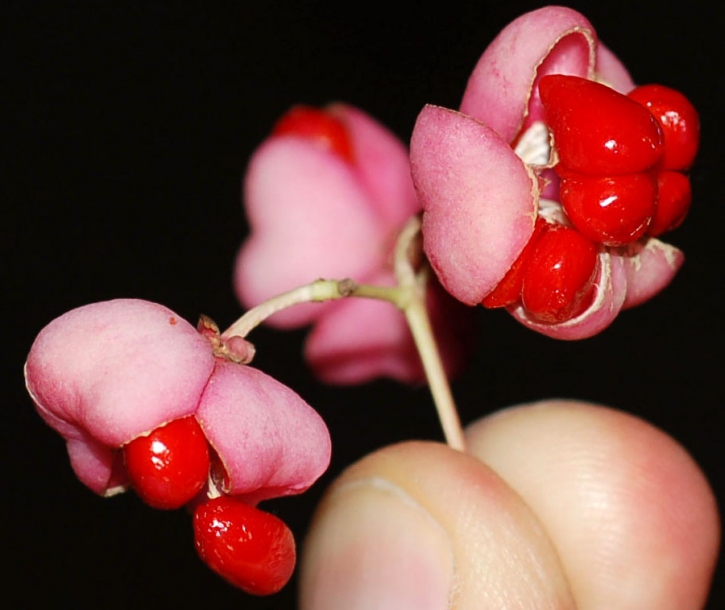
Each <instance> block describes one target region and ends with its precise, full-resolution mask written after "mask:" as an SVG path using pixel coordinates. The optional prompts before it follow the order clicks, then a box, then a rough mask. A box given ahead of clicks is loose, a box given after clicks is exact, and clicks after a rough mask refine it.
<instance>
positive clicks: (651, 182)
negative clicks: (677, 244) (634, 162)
mask: <svg viewBox="0 0 725 610" xmlns="http://www.w3.org/2000/svg"><path fill="white" fill-rule="evenodd" d="M559 197H560V200H561V205H562V207H563V208H564V211H565V212H566V215H567V217H568V218H569V220H570V221H571V224H573V225H574V227H576V229H577V230H578V231H579V232H580V233H581V234H582V235H584V236H585V237H587V238H588V239H591V240H592V241H595V242H598V243H601V244H604V245H606V246H622V245H625V244H628V243H631V242H633V241H636V240H638V239H639V238H640V237H642V236H643V235H644V233H645V231H646V230H647V227H648V226H649V224H650V221H651V220H652V217H653V215H654V213H655V204H656V201H657V177H656V174H655V173H654V172H647V173H639V174H622V175H619V176H603V177H599V176H587V175H585V174H574V173H567V174H565V177H563V178H562V180H561V186H560V190H559Z"/></svg>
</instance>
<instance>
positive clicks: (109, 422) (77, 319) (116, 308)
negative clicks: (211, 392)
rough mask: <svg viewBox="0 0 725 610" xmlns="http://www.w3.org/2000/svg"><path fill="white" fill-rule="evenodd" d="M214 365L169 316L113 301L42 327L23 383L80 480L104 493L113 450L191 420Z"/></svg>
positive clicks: (197, 339) (205, 347) (151, 307)
mask: <svg viewBox="0 0 725 610" xmlns="http://www.w3.org/2000/svg"><path fill="white" fill-rule="evenodd" d="M213 366H214V359H213V356H212V352H211V349H210V347H209V343H208V341H207V340H206V339H205V338H203V337H202V336H201V335H200V334H199V333H198V332H197V331H196V329H194V327H192V326H191V325H190V324H189V323H188V322H186V321H185V320H183V319H181V318H180V317H179V316H178V315H177V314H175V313H174V312H173V311H171V310H170V309H167V308H166V307H163V306H161V305H157V304H155V303H149V302H147V301H141V300H135V299H118V300H114V301H105V302H102V303H94V304H91V305H86V306H83V307H79V308H77V309H74V310H72V311H70V312H68V313H66V314H64V315H62V316H61V317H59V318H57V319H55V320H54V321H53V322H51V323H50V324H48V325H47V326H46V327H45V328H44V329H43V330H42V331H41V332H40V334H39V335H38V337H37V338H36V340H35V342H34V343H33V346H32V347H31V350H30V353H29V355H28V360H27V362H26V366H25V376H26V384H27V387H28V391H29V392H30V395H31V396H32V398H33V400H34V402H35V404H36V407H37V409H38V412H39V413H40V415H41V416H42V417H43V419H45V421H46V422H47V423H48V424H49V425H50V426H51V427H52V428H54V429H55V430H56V431H58V432H59V433H60V434H61V435H62V436H63V437H64V438H65V439H66V440H67V441H68V442H69V453H71V458H72V465H73V467H74V469H75V471H76V473H77V474H78V476H79V478H80V479H81V480H82V481H84V482H85V483H86V484H88V485H89V486H90V487H91V488H92V489H93V490H94V491H96V492H98V493H105V492H106V491H107V489H103V487H104V485H106V484H108V485H115V483H114V482H113V481H112V479H113V476H112V465H113V463H114V459H115V458H114V454H115V448H118V447H120V446H121V445H123V444H125V443H127V442H129V441H131V440H133V439H134V438H136V437H137V436H139V435H141V434H143V433H145V432H149V431H150V430H153V429H154V428H156V427H157V426H159V425H161V424H163V423H166V422H168V421H171V420H174V419H177V418H180V417H184V416H186V415H190V414H192V413H194V411H195V410H196V406H197V404H198V401H199V397H200V396H201V393H202V391H203V389H204V386H205V385H206V382H207V380H208V379H209V376H210V375H211V372H212V369H213ZM104 480H105V481H106V483H104Z"/></svg>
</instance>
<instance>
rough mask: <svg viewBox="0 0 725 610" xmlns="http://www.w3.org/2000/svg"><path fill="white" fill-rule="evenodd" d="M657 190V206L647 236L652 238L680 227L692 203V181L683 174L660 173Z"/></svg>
mask: <svg viewBox="0 0 725 610" xmlns="http://www.w3.org/2000/svg"><path fill="white" fill-rule="evenodd" d="M657 188H658V195H657V206H656V208H655V214H654V216H653V217H652V222H651V223H650V226H649V228H648V229H647V235H651V236H652V237H657V236H659V235H662V233H666V232H667V231H671V230H672V229H676V228H677V227H679V226H680V225H681V224H682V221H683V220H685V217H686V216H687V212H688V211H689V209H690V203H692V187H691V186H690V179H689V178H688V177H687V176H685V174H683V173H681V172H668V171H663V172H659V173H658V174H657Z"/></svg>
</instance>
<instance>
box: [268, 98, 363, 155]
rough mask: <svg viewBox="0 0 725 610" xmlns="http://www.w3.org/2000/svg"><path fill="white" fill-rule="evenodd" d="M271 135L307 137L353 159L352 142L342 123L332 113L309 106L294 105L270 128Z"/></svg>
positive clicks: (327, 148) (319, 144)
mask: <svg viewBox="0 0 725 610" xmlns="http://www.w3.org/2000/svg"><path fill="white" fill-rule="evenodd" d="M272 135H273V136H285V135H293V136H299V137H301V138H307V139H309V140H312V141H313V142H315V143H316V144H317V145H318V146H321V147H322V148H324V149H326V150H329V151H331V152H333V153H335V154H337V155H338V156H340V157H342V158H343V159H345V160H346V161H349V162H352V161H353V157H354V155H353V151H352V143H351V142H350V136H349V135H348V133H347V128H346V127H345V125H344V123H343V122H342V121H341V120H340V119H338V118H337V117H336V116H334V115H333V114H331V113H329V112H326V111H324V110H320V109H318V108H312V107H310V106H294V107H293V108H291V109H290V110H289V111H288V112H287V113H286V114H285V115H284V116H282V118H280V119H279V121H278V122H277V124H276V125H275V126H274V129H273V130H272Z"/></svg>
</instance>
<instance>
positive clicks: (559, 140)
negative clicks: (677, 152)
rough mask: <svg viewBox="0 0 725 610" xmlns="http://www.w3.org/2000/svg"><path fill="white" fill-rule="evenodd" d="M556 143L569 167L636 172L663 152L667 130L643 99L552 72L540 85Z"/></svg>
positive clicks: (592, 171)
mask: <svg viewBox="0 0 725 610" xmlns="http://www.w3.org/2000/svg"><path fill="white" fill-rule="evenodd" d="M539 92H540V93H541V101H542V103H543V105H544V110H545V113H546V121H547V123H548V125H549V128H550V129H551V132H552V134H553V136H554V146H555V148H556V150H557V152H558V154H559V159H560V161H561V163H562V164H563V165H564V166H566V167H567V168H569V169H571V170H573V171H576V172H580V173H584V174H594V175H606V176H609V175H614V174H631V173H637V172H643V171H646V170H648V169H650V168H651V167H653V166H654V165H655V164H656V163H657V162H658V161H659V160H660V157H661V156H662V153H663V144H662V130H661V129H660V126H659V124H658V123H657V121H656V120H655V119H654V117H653V116H652V114H651V113H650V112H649V111H648V110H647V109H646V108H643V107H642V105H641V104H639V103H637V102H635V101H634V100H632V99H630V98H628V97H627V96H626V95H622V94H621V93H618V92H617V91H615V90H614V89H611V88H610V87H607V86H605V85H602V84H600V83H597V82H594V81H590V80H587V79H584V78H579V77H578V76H565V75H562V74H552V75H547V76H544V77H543V78H542V79H541V81H540V84H539Z"/></svg>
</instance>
